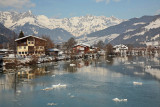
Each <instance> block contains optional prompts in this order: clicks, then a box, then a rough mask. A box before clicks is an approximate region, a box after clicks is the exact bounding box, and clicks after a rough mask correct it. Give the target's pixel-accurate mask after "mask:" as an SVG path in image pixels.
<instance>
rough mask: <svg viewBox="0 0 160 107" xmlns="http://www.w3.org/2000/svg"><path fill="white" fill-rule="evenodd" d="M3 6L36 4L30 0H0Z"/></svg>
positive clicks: (31, 5)
mask: <svg viewBox="0 0 160 107" xmlns="http://www.w3.org/2000/svg"><path fill="white" fill-rule="evenodd" d="M0 6H1V7H13V8H22V7H34V6H35V4H34V3H32V2H31V1H30V0H0Z"/></svg>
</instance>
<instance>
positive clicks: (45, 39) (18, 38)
mask: <svg viewBox="0 0 160 107" xmlns="http://www.w3.org/2000/svg"><path fill="white" fill-rule="evenodd" d="M28 37H33V38H37V39H41V40H45V41H47V40H46V39H43V38H40V37H37V36H33V35H29V36H25V37H22V38H18V39H16V40H15V41H19V40H22V39H25V38H28Z"/></svg>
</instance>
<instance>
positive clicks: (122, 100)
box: [112, 98, 128, 102]
mask: <svg viewBox="0 0 160 107" xmlns="http://www.w3.org/2000/svg"><path fill="white" fill-rule="evenodd" d="M112 100H113V101H115V102H127V101H128V100H127V99H119V98H114V99H112Z"/></svg>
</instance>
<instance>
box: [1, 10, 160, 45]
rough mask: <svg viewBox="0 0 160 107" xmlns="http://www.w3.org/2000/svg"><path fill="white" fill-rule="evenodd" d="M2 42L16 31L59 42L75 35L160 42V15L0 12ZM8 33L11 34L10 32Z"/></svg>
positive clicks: (88, 39) (86, 40)
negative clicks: (56, 15) (53, 15)
mask: <svg viewBox="0 0 160 107" xmlns="http://www.w3.org/2000/svg"><path fill="white" fill-rule="evenodd" d="M0 23H1V24H0V27H3V28H5V27H6V28H5V29H7V30H9V29H10V30H12V31H7V30H4V31H7V32H10V33H4V32H3V29H2V28H1V29H0V38H2V39H1V40H0V42H3V41H7V38H8V37H9V36H11V35H12V33H13V31H14V32H16V33H17V34H18V33H19V32H20V31H21V30H22V31H23V32H24V34H25V35H32V34H33V35H37V36H42V35H48V36H50V37H51V39H52V40H54V41H55V42H64V41H66V40H68V39H69V38H71V37H75V38H76V40H77V41H78V42H83V43H89V44H91V45H92V44H95V43H97V42H98V41H100V40H101V41H103V42H105V43H111V44H113V45H116V44H134V45H135V44H139V45H151V44H154V45H157V44H158V41H159V39H160V37H159V35H160V15H154V16H142V17H140V18H132V19H129V20H122V19H118V18H115V17H113V16H112V17H105V16H92V15H86V16H81V17H72V18H63V19H57V18H48V17H46V16H44V15H33V14H32V12H31V11H27V12H23V13H18V12H0ZM6 35H7V36H6Z"/></svg>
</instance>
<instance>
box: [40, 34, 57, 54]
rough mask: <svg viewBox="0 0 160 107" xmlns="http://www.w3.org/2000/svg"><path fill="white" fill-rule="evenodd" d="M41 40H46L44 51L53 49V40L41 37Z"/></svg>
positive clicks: (44, 36)
mask: <svg viewBox="0 0 160 107" xmlns="http://www.w3.org/2000/svg"><path fill="white" fill-rule="evenodd" d="M42 38H43V39H46V40H47V42H46V46H45V49H46V51H47V50H48V49H50V48H54V46H55V44H54V42H53V40H52V39H51V38H50V36H46V35H42Z"/></svg>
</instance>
